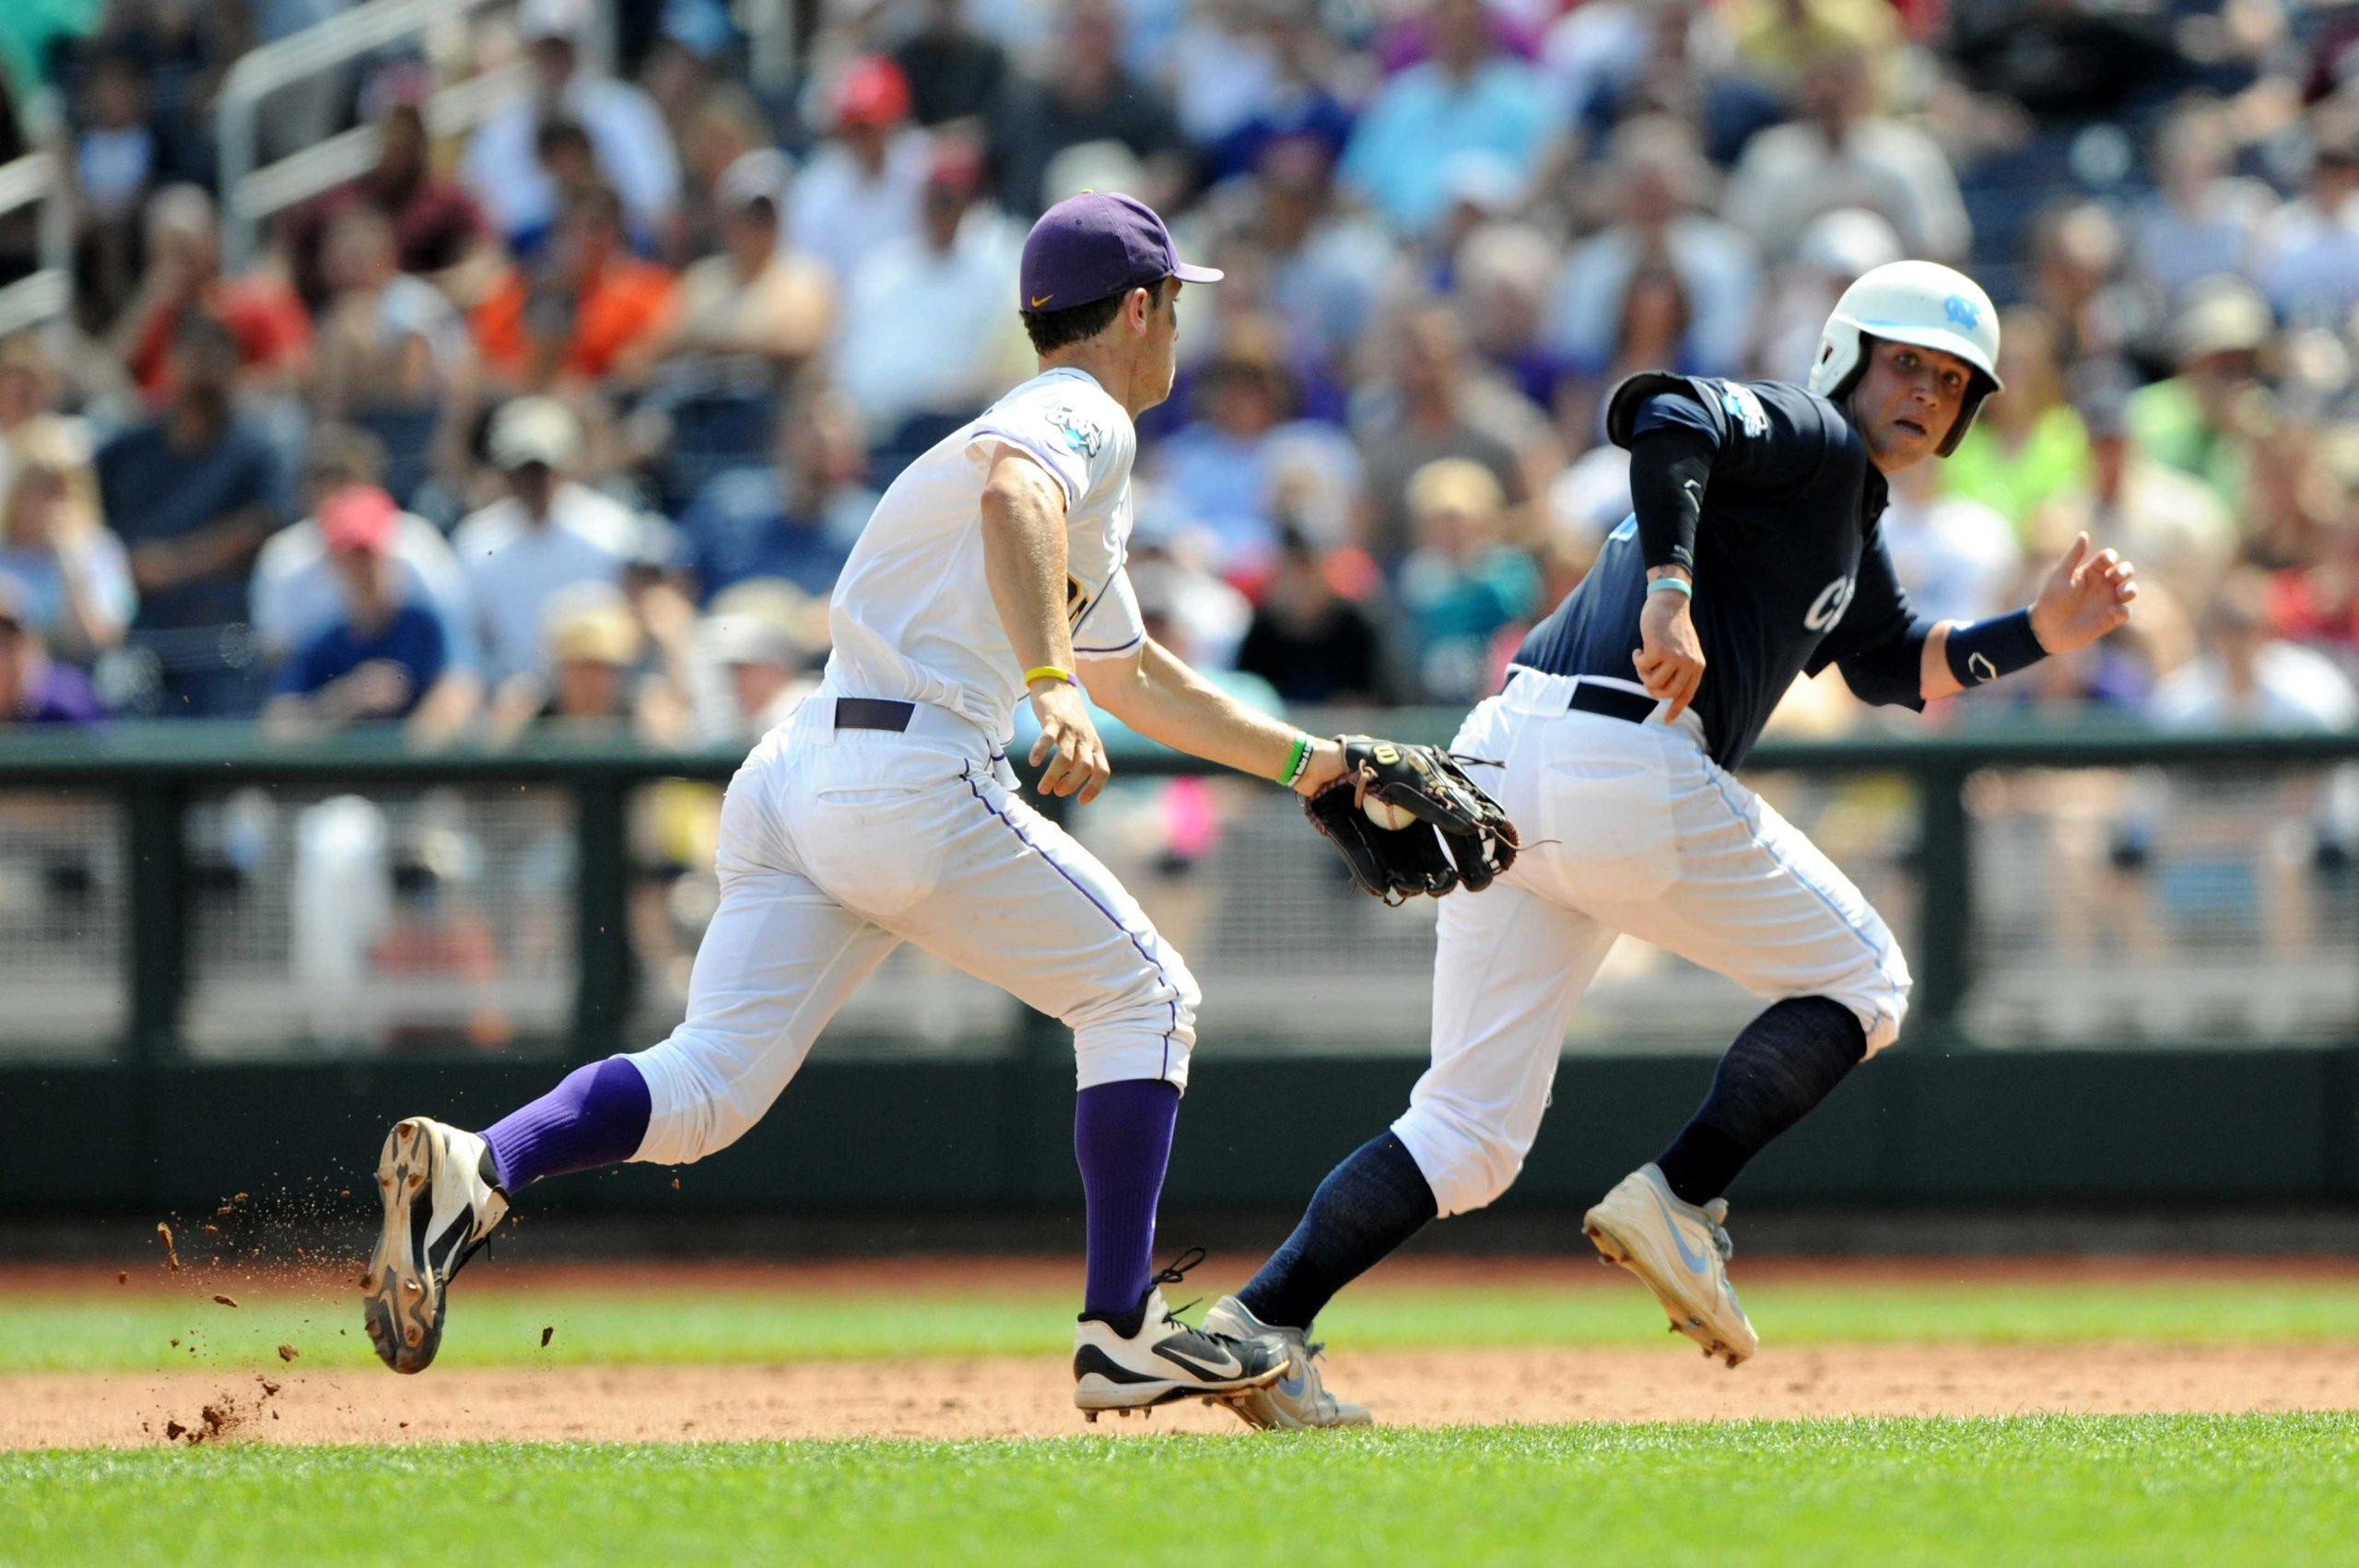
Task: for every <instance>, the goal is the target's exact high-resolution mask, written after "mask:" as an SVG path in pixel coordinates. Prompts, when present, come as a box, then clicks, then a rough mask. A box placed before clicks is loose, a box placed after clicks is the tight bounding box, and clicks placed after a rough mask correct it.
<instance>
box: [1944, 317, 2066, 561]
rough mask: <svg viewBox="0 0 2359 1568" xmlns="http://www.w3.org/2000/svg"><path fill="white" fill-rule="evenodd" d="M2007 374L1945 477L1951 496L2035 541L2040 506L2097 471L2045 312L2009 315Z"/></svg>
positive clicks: (2004, 345)
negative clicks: (2070, 398)
mask: <svg viewBox="0 0 2359 1568" xmlns="http://www.w3.org/2000/svg"><path fill="white" fill-rule="evenodd" d="M1999 379H2000V380H2001V382H2003V383H2004V384H2005V386H2006V389H2007V390H2006V392H2005V393H2004V394H2002V395H2001V396H1999V397H1994V398H1992V399H1991V400H1990V403H1989V407H1988V408H1986V409H1985V410H1984V411H1983V415H1982V417H1981V418H1979V419H1978V420H1976V421H1975V422H1974V428H1973V429H1972V430H1970V431H1968V432H1967V434H1966V439H1965V440H1963V441H1961V442H1959V443H1958V449H1957V451H1956V453H1955V455H1954V456H1953V457H1951V458H1950V460H1949V461H1948V462H1946V463H1944V464H1943V465H1942V483H1943V488H1945V489H1946V490H1947V491H1948V492H1949V493H1950V494H1952V495H1954V496H1963V497H1966V498H1967V499H1968V500H1975V501H1980V502H1981V503H1982V504H1983V505H1984V506H1987V507H1989V508H1990V509H1992V510H1993V511H1996V512H1997V513H1998V514H1999V515H2000V516H2001V517H2003V518H2005V519H2006V520H2007V521H2008V522H2009V523H2010V524H2012V525H2013V528H2014V530H2015V535H2016V537H2017V538H2019V539H2024V540H2025V541H2026V542H2028V537H2029V531H2030V527H2031V521H2032V519H2033V517H2034V516H2035V515H2036V513H2037V512H2038V511H2039V509H2040V508H2042V507H2043V506H2046V505H2047V504H2048V502H2050V501H2052V500H2054V499H2055V498H2056V497H2058V496H2060V495H2062V494H2063V493H2064V492H2066V491H2068V490H2071V489H2075V488H2078V487H2079V486H2082V485H2084V484H2086V483H2087V482H2088V475H2089V432H2088V429H2087V427H2084V426H2083V424H2082V423H2081V415H2080V413H2079V411H2078V410H2076V409H2074V408H2073V407H2072V405H2071V404H2070V403H2068V402H2066V401H2065V398H2064V375H2063V367H2062V366H2061V365H2060V363H2059V362H2058V354H2057V338H2056V328H2055V324H2054V323H2053V322H2050V321H2049V320H2048V316H2047V314H2046V313H2045V312H2044V311H2040V310H2033V309H2030V308H2028V307H2020V308H2018V309H2015V310H2008V311H2005V312H2003V313H2002V314H2001V317H2000V349H1999Z"/></svg>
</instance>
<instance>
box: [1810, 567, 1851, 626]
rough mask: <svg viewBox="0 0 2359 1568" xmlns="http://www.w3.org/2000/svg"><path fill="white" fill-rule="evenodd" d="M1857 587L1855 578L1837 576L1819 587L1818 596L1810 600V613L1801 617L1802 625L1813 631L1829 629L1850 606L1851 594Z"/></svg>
mask: <svg viewBox="0 0 2359 1568" xmlns="http://www.w3.org/2000/svg"><path fill="white" fill-rule="evenodd" d="M1858 587H1859V584H1858V582H1857V581H1856V580H1855V579H1851V578H1848V577H1838V578H1837V579H1835V580H1834V581H1833V582H1830V583H1828V584H1827V585H1826V586H1825V588H1822V589H1820V590H1819V591H1818V597H1817V598H1815V599H1813V600H1812V601H1811V602H1810V614H1807V615H1804V616H1803V617H1802V625H1803V626H1807V627H1809V628H1810V629H1811V630H1812V631H1814V632H1823V631H1827V630H1831V629H1832V628H1833V627H1834V625H1835V623H1836V622H1837V621H1839V620H1841V619H1842V618H1843V612H1844V611H1846V610H1848V609H1849V608H1850V607H1851V595H1852V593H1853V592H1854V591H1856V590H1857V589H1858Z"/></svg>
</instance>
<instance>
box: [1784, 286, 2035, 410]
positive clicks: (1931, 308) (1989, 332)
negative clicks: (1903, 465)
mask: <svg viewBox="0 0 2359 1568" xmlns="http://www.w3.org/2000/svg"><path fill="white" fill-rule="evenodd" d="M1870 338H1884V339H1885V340H1887V341H1889V342H1893V343H1913V344H1915V345H1917V346H1918V347H1919V348H1936V349H1939V350H1941V351H1942V353H1943V354H1954V355H1956V356H1957V357H1959V358H1960V359H1963V360H1965V361H1966V363H1967V364H1968V365H1970V366H1972V367H1973V368H1974V374H1973V375H1972V376H1971V377H1970V378H1969V379H1968V380H1967V384H1966V401H1965V402H1964V403H1962V404H1959V405H1958V411H1957V419H1956V422H1955V423H1954V424H1953V425H1951V426H1950V433H1949V434H1948V435H1947V436H1945V437H1943V438H1942V445H1941V455H1942V456H1943V457H1947V456H1949V455H1950V453H1951V452H1953V451H1956V450H1957V444H1958V442H1959V441H1960V440H1961V439H1964V438H1965V435H1966V427H1968V426H1970V425H1972V424H1973V423H1974V415H1975V413H1976V411H1977V410H1978V409H1980V408H1981V406H1982V400H1983V399H1984V398H1986V397H1989V395H1990V394H1991V393H1992V392H1998V391H2000V390H2001V388H2000V384H1999V312H1998V310H1996V309H1995V308H1993V307H1992V305H1991V303H1990V297H1989V295H1987V294H1985V293H1983V292H1982V287H1981V286H1980V285H1979V284H1978V283H1976V282H1975V281H1974V280H1973V279H1972V278H1970V277H1968V276H1966V275H1965V274H1964V273H1962V272H1959V271H1957V270H1956V269H1954V268H1953V267H1945V266H1942V264H1941V263H1938V262H1887V263H1884V265H1883V266H1880V267H1878V268H1876V269H1875V270H1874V271H1872V272H1869V273H1865V274H1862V275H1860V277H1858V278H1857V279H1855V280H1853V282H1852V284H1851V287H1848V288H1847V289H1845V290H1844V291H1843V298H1840V299H1837V301H1836V302H1835V311H1834V313H1833V314H1832V315H1830V316H1828V317H1827V318H1826V330H1825V332H1823V333H1820V334H1819V338H1818V359H1817V361H1816V363H1814V364H1813V365H1812V366H1811V369H1810V390H1811V391H1813V392H1819V393H1822V394H1823V395H1825V396H1826V397H1829V398H1832V399H1834V400H1835V401H1836V402H1837V403H1841V402H1842V401H1843V399H1844V398H1845V397H1847V396H1848V395H1849V394H1850V391H1851V389H1852V387H1853V386H1855V385H1857V384H1858V382H1859V380H1860V371H1861V370H1863V369H1866V368H1867V363H1868V347H1867V340H1868V339H1870Z"/></svg>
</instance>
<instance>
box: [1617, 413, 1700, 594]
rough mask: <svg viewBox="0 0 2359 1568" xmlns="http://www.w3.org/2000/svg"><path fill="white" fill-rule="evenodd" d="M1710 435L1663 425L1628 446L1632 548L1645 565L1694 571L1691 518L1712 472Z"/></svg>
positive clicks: (1693, 521)
mask: <svg viewBox="0 0 2359 1568" xmlns="http://www.w3.org/2000/svg"><path fill="white" fill-rule="evenodd" d="M1713 451H1714V447H1713V444H1712V440H1711V438H1709V437H1708V436H1706V435H1705V434H1704V433H1703V432H1702V431H1700V430H1690V429H1684V428H1682V427H1678V426H1663V427H1660V428H1657V429H1652V430H1649V431H1647V432H1646V433H1644V434H1643V435H1641V436H1639V437H1638V438H1637V440H1635V441H1633V442H1632V443H1631V446H1630V506H1631V510H1633V511H1634V512H1636V513H1637V518H1638V553H1639V555H1640V556H1641V557H1643V558H1644V560H1645V561H1646V563H1647V565H1648V566H1649V567H1681V568H1685V569H1686V571H1687V572H1688V574H1689V575H1690V576H1693V575H1694V574H1695V571H1696V521H1697V520H1698V519H1699V518H1700V517H1701V516H1702V515H1703V510H1704V486H1705V485H1706V484H1708V482H1709V481H1710V479H1711V477H1712V455H1713Z"/></svg>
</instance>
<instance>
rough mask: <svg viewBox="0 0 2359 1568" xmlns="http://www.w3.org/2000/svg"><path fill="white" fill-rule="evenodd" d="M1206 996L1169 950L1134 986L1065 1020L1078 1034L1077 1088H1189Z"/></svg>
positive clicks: (1074, 1040) (1076, 1034)
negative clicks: (1143, 1084)
mask: <svg viewBox="0 0 2359 1568" xmlns="http://www.w3.org/2000/svg"><path fill="white" fill-rule="evenodd" d="M1201 1001H1203V992H1202V991H1200V990H1199V989H1197V987H1196V977H1194V976H1193V975H1191V974H1190V973H1189V972H1188V966H1187V965H1185V964H1182V963H1180V961H1179V958H1178V955H1177V954H1172V953H1171V952H1169V950H1168V949H1165V950H1163V951H1162V952H1161V953H1160V954H1158V959H1157V962H1156V964H1155V965H1153V966H1152V967H1143V968H1141V970H1140V971H1139V973H1138V976H1137V977H1136V979H1135V981H1134V983H1133V984H1131V985H1129V986H1127V987H1125V988H1123V989H1121V990H1119V991H1115V992H1112V993H1109V994H1108V995H1107V996H1105V997H1103V998H1101V999H1099V1000H1097V1001H1096V1002H1094V1003H1093V1004H1091V1005H1090V1006H1087V1007H1085V1008H1081V1009H1078V1010H1076V1011H1074V1012H1069V1013H1067V1014H1066V1015H1065V1019H1064V1022H1065V1024H1066V1025H1067V1026H1068V1027H1070V1028H1071V1029H1072V1030H1073V1044H1074V1075H1075V1080H1076V1087H1078V1088H1083V1089H1090V1088H1095V1087H1096V1086H1097V1085H1098V1084H1100V1083H1121V1082H1128V1081H1130V1080H1132V1079H1136V1078H1155V1079H1160V1080H1162V1081H1163V1082H1167V1083H1172V1084H1177V1085H1178V1086H1179V1087H1180V1090H1181V1091H1183V1092H1184V1091H1185V1090H1186V1089H1187V1087H1188V1059H1189V1057H1190V1056H1191V1054H1192V1053H1193V1051H1194V1049H1195V1045H1196V1008H1197V1005H1198V1004H1199V1003H1200V1002H1201Z"/></svg>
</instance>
